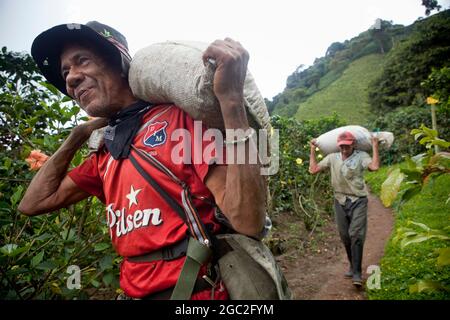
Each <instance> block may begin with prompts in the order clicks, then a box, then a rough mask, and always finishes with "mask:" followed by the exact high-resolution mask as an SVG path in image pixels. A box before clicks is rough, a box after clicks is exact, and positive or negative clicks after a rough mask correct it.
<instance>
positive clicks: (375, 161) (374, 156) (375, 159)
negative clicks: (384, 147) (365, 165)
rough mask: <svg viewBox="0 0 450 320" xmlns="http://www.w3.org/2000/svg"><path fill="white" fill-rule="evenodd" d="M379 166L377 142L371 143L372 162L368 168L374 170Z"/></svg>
mask: <svg viewBox="0 0 450 320" xmlns="http://www.w3.org/2000/svg"><path fill="white" fill-rule="evenodd" d="M379 168H380V155H379V152H378V144H376V143H374V144H372V163H371V166H370V170H372V171H375V170H378V169H379Z"/></svg>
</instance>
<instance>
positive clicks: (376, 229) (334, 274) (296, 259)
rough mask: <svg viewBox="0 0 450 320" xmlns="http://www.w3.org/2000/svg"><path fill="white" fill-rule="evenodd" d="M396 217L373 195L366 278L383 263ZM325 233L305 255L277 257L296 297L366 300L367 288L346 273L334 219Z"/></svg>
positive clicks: (364, 273)
mask: <svg viewBox="0 0 450 320" xmlns="http://www.w3.org/2000/svg"><path fill="white" fill-rule="evenodd" d="M393 222H394V219H393V216H392V212H391V210H390V209H387V208H385V207H384V206H383V205H382V204H381V202H380V200H379V199H378V198H377V197H376V196H373V195H370V196H369V208H368V230H367V236H366V242H365V245H364V257H363V277H364V279H366V278H367V276H368V275H367V274H366V271H367V267H368V266H370V265H379V262H380V259H381V257H382V256H383V252H384V247H385V244H386V242H387V240H388V239H389V236H390V234H391V231H392V227H393ZM321 232H323V236H322V237H321V240H319V241H318V243H316V244H315V245H314V246H313V247H311V248H308V250H306V251H305V252H304V253H303V254H298V256H297V254H296V253H295V252H294V253H293V252H288V253H285V254H283V255H281V256H279V257H277V260H278V261H279V263H280V265H281V266H282V268H283V270H284V272H285V276H286V278H287V280H288V283H289V285H290V288H291V290H292V291H293V292H294V295H295V299H301V300H363V299H366V293H365V291H364V289H361V290H358V289H356V288H355V287H354V286H353V285H352V284H351V280H349V279H345V278H344V277H343V274H344V272H345V271H347V269H348V262H347V257H346V254H345V250H344V247H343V245H342V244H341V241H340V239H339V236H338V234H337V230H336V227H335V224H334V221H333V220H332V219H329V220H328V221H327V222H326V223H325V225H324V226H322V228H321Z"/></svg>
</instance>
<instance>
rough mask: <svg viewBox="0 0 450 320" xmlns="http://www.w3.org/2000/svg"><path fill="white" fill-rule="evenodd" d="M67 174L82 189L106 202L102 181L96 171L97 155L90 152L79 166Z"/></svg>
mask: <svg viewBox="0 0 450 320" xmlns="http://www.w3.org/2000/svg"><path fill="white" fill-rule="evenodd" d="M68 176H69V177H70V178H71V179H72V180H73V182H75V184H76V185H77V186H78V187H79V188H80V189H82V190H83V191H85V192H87V193H89V194H91V195H93V196H96V197H97V198H99V199H100V201H102V202H103V203H105V202H106V200H105V194H104V192H103V181H102V179H101V178H100V174H99V171H98V155H97V154H96V153H94V154H92V155H91V156H90V157H89V158H88V159H86V160H85V161H84V162H83V163H82V164H81V165H80V166H78V167H76V168H74V169H73V170H71V171H70V172H69V173H68Z"/></svg>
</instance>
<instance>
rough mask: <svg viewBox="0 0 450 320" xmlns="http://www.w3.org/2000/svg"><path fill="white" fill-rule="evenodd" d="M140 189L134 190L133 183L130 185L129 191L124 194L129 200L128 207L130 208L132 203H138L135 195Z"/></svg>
mask: <svg viewBox="0 0 450 320" xmlns="http://www.w3.org/2000/svg"><path fill="white" fill-rule="evenodd" d="M141 190H142V189H137V190H134V188H133V185H132V186H131V189H130V193H129V194H127V195H126V197H127V199H128V200H129V204H128V209H130V208H131V206H132V205H133V204H135V205H137V204H138V202H137V199H136V196H137V195H138V193H139V192H141Z"/></svg>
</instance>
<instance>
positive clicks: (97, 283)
mask: <svg viewBox="0 0 450 320" xmlns="http://www.w3.org/2000/svg"><path fill="white" fill-rule="evenodd" d="M91 284H92V285H93V286H94V287H95V288H98V287H100V282H98V281H97V280H95V279H92V280H91Z"/></svg>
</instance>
